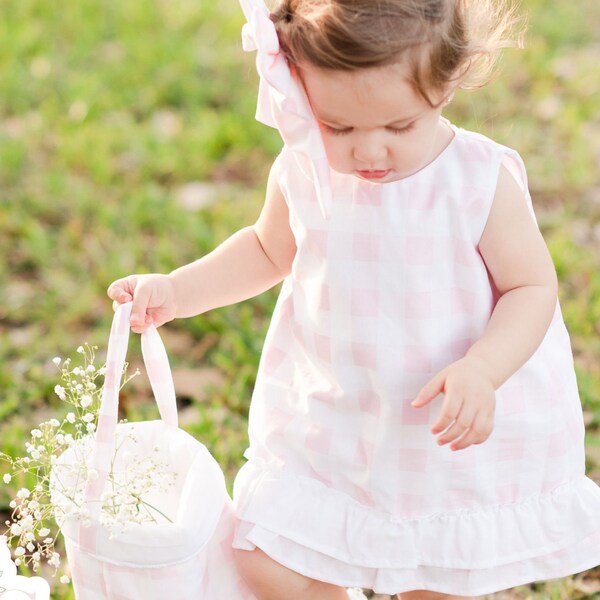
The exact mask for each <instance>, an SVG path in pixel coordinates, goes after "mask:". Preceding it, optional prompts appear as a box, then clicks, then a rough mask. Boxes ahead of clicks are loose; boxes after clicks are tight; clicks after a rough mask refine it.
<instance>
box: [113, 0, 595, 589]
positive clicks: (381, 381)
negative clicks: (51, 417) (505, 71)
mask: <svg viewBox="0 0 600 600" xmlns="http://www.w3.org/2000/svg"><path fill="white" fill-rule="evenodd" d="M242 5H243V8H244V11H245V13H246V17H247V19H248V24H247V25H246V26H245V28H244V36H243V37H244V46H245V48H246V49H248V50H250V49H256V50H257V51H258V53H257V66H258V70H259V74H260V76H261V83H260V94H259V107H258V113H257V116H258V118H259V119H260V120H262V121H264V122H265V123H267V124H269V125H272V126H276V127H278V128H279V130H280V132H281V135H282V137H283V140H284V147H283V150H282V151H281V154H280V155H279V156H278V157H277V159H276V160H275V163H274V165H273V167H272V169H271V173H270V176H269V180H268V184H267V192H266V201H265V205H264V208H263V210H262V212H261V214H260V217H259V218H258V221H257V222H256V223H255V224H254V225H253V226H251V227H246V228H245V229H242V230H241V231H239V232H237V233H236V234H234V235H233V236H232V237H231V238H229V239H228V240H227V241H226V242H224V243H223V244H222V245H221V246H219V247H218V248H217V249H216V250H214V251H213V252H212V253H210V254H208V255H207V256H205V257H203V258H201V259H200V260H198V261H196V262H194V263H192V264H190V265H187V266H184V267H182V268H180V269H177V270H176V271H173V272H172V273H170V274H169V275H158V274H155V275H132V276H130V277H127V278H125V279H121V280H118V281H116V282H115V283H113V284H112V285H111V286H110V288H109V292H108V293H109V296H110V297H111V298H112V299H114V300H115V301H116V302H119V303H121V302H128V301H130V300H133V303H134V307H133V315H132V320H131V324H132V327H133V329H134V331H138V332H139V331H142V330H143V329H145V327H147V325H148V324H149V323H151V322H153V323H155V324H156V325H162V324H163V323H165V322H167V321H169V320H171V319H173V318H175V317H188V316H192V315H197V314H200V313H203V312H205V311H207V310H209V309H211V308H215V307H218V306H224V305H227V304H231V303H234V302H238V301H241V300H244V299H246V298H249V297H251V296H254V295H256V294H259V293H260V292H262V291H264V290H267V289H269V288H271V287H272V286H274V285H276V284H277V283H279V282H280V281H283V287H282V289H281V293H280V296H279V300H278V303H277V306H276V308H275V312H274V315H273V319H272V323H271V327H270V329H269V332H268V334H267V338H266V341H265V346H264V351H263V355H262V359H261V363H260V368H259V373H258V378H257V382H256V388H255V390H254V394H253V398H252V402H251V407H250V426H249V427H250V429H249V435H250V447H249V449H248V450H247V452H246V458H247V459H248V462H247V463H246V464H245V465H244V466H243V467H242V469H241V471H240V473H239V475H238V477H237V479H236V482H235V493H234V496H235V501H236V507H237V516H238V518H239V525H238V530H237V533H236V538H235V540H234V546H235V548H236V549H237V550H236V552H237V560H238V565H239V568H240V569H241V572H242V574H243V575H244V577H245V578H246V579H247V581H248V583H249V584H250V586H251V588H252V589H253V590H254V592H255V594H256V596H257V597H258V598H259V599H260V600H301V599H303V600H342V599H344V598H348V597H349V594H350V595H351V596H354V597H359V596H362V593H361V592H359V591H357V590H354V591H352V590H351V591H346V590H345V589H344V588H346V587H356V588H370V589H373V590H375V591H376V592H379V593H383V594H398V596H399V597H400V598H402V600H406V599H412V598H416V599H427V598H442V597H446V598H447V597H452V598H460V597H472V596H478V595H482V594H487V593H491V592H495V591H498V590H502V589H506V588H509V587H513V586H516V585H519V584H524V583H526V582H530V581H533V580H539V579H550V578H556V577H563V576H566V575H568V574H571V573H574V572H578V571H582V570H585V569H588V568H591V567H594V566H596V565H597V564H598V563H600V489H599V488H598V486H596V485H595V484H594V482H592V481H591V480H590V479H588V478H586V476H585V472H584V446H583V437H584V425H583V419H582V411H581V406H580V401H579V398H578V392H577V386H576V381H575V375H574V370H573V360H572V355H571V350H570V345H569V338H568V335H567V332H566V330H565V327H564V324H563V321H562V318H561V313H560V309H559V308H558V305H557V298H556V276H555V272H554V268H553V265H552V261H551V258H550V256H549V254H548V251H547V249H546V246H545V244H544V242H543V240H542V237H541V235H540V232H539V230H538V227H537V226H536V223H535V219H534V217H533V211H532V207H531V199H530V196H529V192H528V190H527V179H526V175H525V169H524V167H523V163H522V161H521V159H520V157H519V155H518V154H517V153H516V152H515V151H514V150H511V149H509V148H507V147H504V146H501V145H499V144H497V143H495V142H493V141H491V140H489V139H487V138H485V137H483V136H481V135H478V134H476V133H471V132H468V131H464V130H462V129H459V128H457V127H455V126H454V125H452V124H451V123H450V122H448V121H447V120H446V119H445V118H443V117H442V110H443V108H444V106H445V105H446V104H447V103H448V102H449V101H450V99H451V98H452V95H453V93H454V92H455V90H456V89H457V88H459V87H468V86H472V85H473V84H474V83H477V76H481V75H482V71H483V70H485V67H488V66H490V65H491V63H492V62H493V57H494V56H495V54H496V51H497V50H498V49H499V48H500V47H501V46H502V45H505V29H506V25H507V23H508V21H509V20H510V15H508V14H507V13H506V12H503V10H502V7H501V6H500V5H499V4H498V3H497V2H493V1H492V0H420V1H418V0H284V1H283V2H281V4H280V5H279V6H278V7H277V8H276V10H275V12H274V13H273V14H271V15H270V14H269V12H268V10H267V9H266V7H265V6H264V5H263V4H262V1H260V0H244V1H243V2H242ZM450 595H451V596H450Z"/></svg>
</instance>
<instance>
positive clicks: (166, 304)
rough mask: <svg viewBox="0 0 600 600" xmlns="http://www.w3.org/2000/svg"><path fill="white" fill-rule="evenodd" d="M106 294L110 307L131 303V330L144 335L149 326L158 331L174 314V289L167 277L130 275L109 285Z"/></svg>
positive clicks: (175, 306)
mask: <svg viewBox="0 0 600 600" xmlns="http://www.w3.org/2000/svg"><path fill="white" fill-rule="evenodd" d="M107 294H108V296H109V298H112V300H114V302H113V304H125V303H126V302H131V301H133V306H132V308H131V329H132V330H133V331H135V332H136V333H143V332H144V331H145V330H146V329H148V326H149V325H151V324H154V325H155V326H156V327H160V326H161V325H163V324H164V323H166V322H167V321H172V320H173V319H174V318H175V316H176V314H177V302H176V297H175V288H174V286H173V282H172V280H171V278H170V277H169V276H168V275H160V274H157V273H153V274H150V275H130V276H129V277H124V278H123V279H117V281H114V282H113V283H111V284H110V286H109V288H108V290H107Z"/></svg>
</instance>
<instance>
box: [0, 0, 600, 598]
mask: <svg viewBox="0 0 600 600" xmlns="http://www.w3.org/2000/svg"><path fill="white" fill-rule="evenodd" d="M524 6H525V7H526V8H527V10H528V11H529V14H530V18H529V21H530V31H529V33H528V36H527V40H526V41H527V43H526V49H525V50H523V51H517V50H511V51H508V52H507V53H506V56H505V58H504V60H503V63H502V68H503V73H502V76H501V77H500V78H499V79H498V80H497V81H495V82H494V83H493V84H492V85H490V86H488V87H487V88H485V89H484V90H482V91H480V92H476V93H472V94H471V93H464V94H458V95H457V97H456V99H455V101H454V102H453V104H452V105H451V107H450V109H449V111H448V114H449V116H450V117H451V118H452V119H453V120H455V121H456V122H457V123H458V124H459V125H461V126H464V127H467V128H474V129H477V130H479V131H481V132H482V133H485V134H488V135H490V136H492V137H494V138H496V139H498V140H499V141H501V142H505V143H507V144H509V145H511V146H513V147H516V148H517V149H518V150H519V151H520V152H521V154H522V155H523V157H524V158H525V162H526V164H527V166H528V170H529V177H530V183H531V188H532V193H533V196H534V203H535V205H536V208H537V210H538V215H539V219H540V223H541V225H542V229H543V231H544V234H545V236H546V239H547V241H548V244H549V246H550V249H551V252H552V254H553V257H554V260H555V263H556V266H557V270H558V273H559V277H560V280H561V301H562V306H563V312H564V315H565V319H566V321H567V324H568V327H569V330H570V333H571V337H572V342H573V347H574V350H575V356H576V366H577V371H578V376H579V383H580V387H581V396H582V402H583V405H584V408H585V411H586V416H587V417H588V423H589V424H588V436H587V440H588V444H589V445H590V448H591V447H592V445H593V446H597V445H598V444H599V443H600V442H599V440H600V434H599V430H600V360H599V358H600V335H599V334H600V325H599V324H600V273H599V271H598V268H597V265H598V264H599V261H600V204H599V190H600V175H599V171H598V168H597V165H598V161H599V158H600V120H599V119H598V108H597V99H596V96H597V90H598V89H600V72H599V71H598V65H597V63H598V44H599V43H600V38H599V37H598V33H597V32H598V30H599V29H600V5H599V4H598V3H597V2H596V0H581V2H578V3H576V4H573V3H571V2H569V0H556V2H553V3H552V5H551V6H550V5H549V4H548V3H547V2H544V1H543V0H527V1H526V2H524ZM241 24H242V16H241V11H240V9H239V7H238V4H237V2H235V1H234V0H222V1H220V2H218V3H217V2H193V1H192V0H174V1H171V2H167V1H165V0H152V1H151V0H139V1H136V2H121V3H119V2H116V1H110V0H108V1H106V2H101V3H98V2H93V1H92V0H79V1H78V2H75V3H67V4H64V5H61V7H60V10H57V8H56V6H55V5H54V4H53V3H48V2H42V1H40V0H4V2H3V4H2V19H1V20H0V73H1V75H2V76H1V77H0V194H1V202H0V253H1V255H2V257H3V260H2V261H1V262H0V423H1V425H0V440H1V441H0V450H1V451H7V452H13V453H17V452H19V453H20V452H21V450H20V448H21V447H22V444H23V436H24V432H25V431H28V429H29V428H30V427H31V426H33V425H35V424H37V422H38V421H39V420H40V419H39V417H40V415H47V414H49V412H52V411H58V410H61V407H60V406H59V404H58V403H57V400H56V399H55V398H54V397H53V392H52V389H53V387H54V384H55V383H56V379H57V377H56V372H55V369H54V366H53V365H52V364H50V360H51V358H52V357H53V356H55V355H62V356H66V355H69V354H73V352H74V350H75V348H76V347H77V346H78V345H80V344H81V343H83V342H84V341H87V342H89V343H91V344H97V345H98V346H100V348H104V347H105V344H106V337H107V332H108V327H109V323H110V319H111V317H112V312H111V307H110V302H109V301H108V299H107V298H106V296H105V289H106V287H107V285H108V284H109V283H110V282H111V281H112V280H114V279H115V278H117V277H120V276H123V275H126V274H129V273H131V272H134V271H137V272H152V271H160V272H164V271H168V270H170V269H172V268H174V267H175V266H178V265H180V264H183V263H185V262H188V261H190V260H192V259H194V258H196V257H198V256H200V255H202V254H204V253H206V252H208V251H209V250H210V249H212V248H213V247H214V246H215V245H216V244H218V243H219V242H221V241H222V240H224V239H225V238H226V237H227V236H228V235H230V234H231V233H232V232H234V231H235V230H236V229H238V228H239V227H241V226H243V225H246V224H248V223H250V222H252V221H253V220H254V219H255V218H256V216H257V215H258V211H259V210H260V206H261V201H262V193H263V188H264V180H265V175H266V173H267V170H268V167H269V162H270V160H271V159H272V157H273V156H274V154H275V153H276V152H277V150H278V148H279V144H280V143H279V140H278V136H277V134H276V132H273V131H270V130H268V129H267V128H265V127H264V126H262V125H260V124H258V123H256V122H255V121H254V119H253V114H254V108H255V97H256V85H257V77H256V75H255V72H254V66H253V61H254V57H253V56H252V55H244V54H243V52H242V50H241V43H240V36H239V30H240V27H241ZM192 182H212V183H214V184H215V188H214V189H213V190H212V191H214V193H215V194H216V196H217V202H216V203H214V204H212V205H211V206H209V207H207V208H203V209H186V208H184V207H183V206H182V203H181V200H180V198H181V190H182V189H183V187H184V186H186V185H187V184H189V183H192ZM216 184H219V185H220V186H221V187H216ZM212 191H211V193H212ZM275 297H276V291H272V292H269V293H267V294H264V295H263V296H261V297H259V298H257V299H255V300H252V301H248V302H245V303H242V304H240V305H238V306H234V307H228V308H223V309H219V310H215V311H212V312H211V313H209V314H206V315H202V316H200V317H197V318H194V319H188V320H186V321H179V322H176V323H174V324H172V325H169V327H168V329H169V331H170V333H171V334H172V336H173V339H177V340H179V341H180V343H178V344H177V345H176V347H175V346H174V347H173V348H172V349H171V357H172V362H173V365H174V367H175V368H176V369H182V370H183V369H192V370H194V372H195V371H198V370H199V369H200V368H203V369H208V370H209V371H210V372H212V373H217V374H219V377H217V378H216V381H217V383H213V384H211V385H210V388H209V389H208V390H207V386H208V384H207V383H206V381H207V380H205V379H203V377H202V376H199V377H198V379H197V382H195V386H196V387H195V388H194V387H193V386H192V391H190V392H189V393H187V394H186V397H185V398H182V405H183V406H185V410H186V414H187V415H188V418H187V419H186V428H187V429H188V430H189V431H191V432H192V433H193V434H195V435H197V436H198V437H199V439H201V440H202V441H203V442H204V443H206V444H207V445H208V446H209V448H210V449H211V451H212V452H213V453H214V454H215V456H216V457H217V459H218V460H219V461H220V463H221V464H222V466H223V468H224V469H225V471H226V474H227V478H228V482H229V484H231V481H232V479H233V476H234V474H235V472H236V470H237V469H238V468H239V466H240V464H241V462H242V460H243V459H242V452H243V450H244V448H245V447H246V444H247V438H246V414H247V408H248V403H249V397H250V392H251V389H252V387H253V385H254V378H255V373H256V367H257V364H258V358H259V352H260V349H261V346H262V342H263V339H264V334H265V332H266V327H267V325H268V318H269V315H270V311H271V310H272V307H273V302H274V300H275ZM131 357H132V361H133V362H134V363H136V362H137V363H139V361H140V358H139V348H138V345H137V342H134V343H133V346H132V352H131ZM211 381H212V379H211ZM194 390H196V391H194ZM148 399H149V397H148V391H147V388H146V387H145V386H143V385H139V386H136V387H135V388H134V389H132V390H131V391H127V392H126V393H125V396H124V402H125V406H126V414H127V416H128V417H129V418H132V419H133V418H147V417H149V416H151V415H153V414H154V409H153V407H152V405H151V403H149V402H147V400H148ZM595 456H598V454H597V453H596V454H595ZM589 467H590V469H592V470H593V471H595V472H598V471H600V464H598V463H597V462H596V461H595V459H594V460H592V459H591V458H590V462H589ZM7 501H8V500H7V495H6V490H5V491H4V492H3V493H0V509H1V508H2V507H4V509H6V505H7ZM570 581H571V579H570V578H567V579H566V580H564V581H562V582H561V583H553V584H547V585H546V586H541V587H540V586H538V587H537V589H535V590H534V589H532V588H531V589H530V588H528V589H529V592H528V593H529V595H528V596H527V597H531V598H535V599H542V598H563V597H564V598H567V597H573V598H575V597H578V596H577V595H576V593H575V592H571V591H564V590H569V589H570V588H569V587H568V586H569V585H570V583H569V582H570ZM54 597H55V598H57V599H60V600H64V599H65V598H67V597H68V596H67V595H64V594H63V593H62V592H60V593H59V592H57V593H56V595H55V596H54Z"/></svg>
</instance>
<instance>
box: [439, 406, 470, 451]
mask: <svg viewBox="0 0 600 600" xmlns="http://www.w3.org/2000/svg"><path fill="white" fill-rule="evenodd" d="M475 416H476V411H475V410H474V409H472V410H469V409H468V408H467V407H466V406H465V404H464V403H463V405H462V408H461V409H460V412H459V413H458V416H457V417H456V420H455V421H454V423H452V425H450V427H449V428H448V429H447V430H446V431H444V433H443V434H442V435H441V436H440V437H439V438H438V444H439V445H440V446H443V445H444V444H448V443H450V442H453V441H454V440H455V439H457V438H459V437H460V436H461V435H463V434H464V433H465V432H466V431H467V430H468V429H469V427H471V425H472V424H473V421H474V420H475ZM432 431H433V429H432ZM434 433H437V431H434Z"/></svg>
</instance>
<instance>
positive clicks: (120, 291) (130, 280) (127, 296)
mask: <svg viewBox="0 0 600 600" xmlns="http://www.w3.org/2000/svg"><path fill="white" fill-rule="evenodd" d="M135 285H136V280H135V277H134V276H130V277H125V278H124V279H117V281H113V283H111V284H110V285H109V286H108V289H107V290H106V293H107V294H108V297H109V298H111V299H112V300H114V301H115V302H118V303H119V304H125V302H131V301H132V300H133V291H134V290H135Z"/></svg>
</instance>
